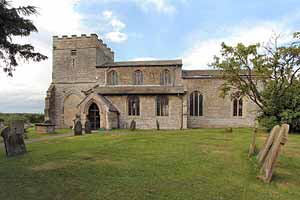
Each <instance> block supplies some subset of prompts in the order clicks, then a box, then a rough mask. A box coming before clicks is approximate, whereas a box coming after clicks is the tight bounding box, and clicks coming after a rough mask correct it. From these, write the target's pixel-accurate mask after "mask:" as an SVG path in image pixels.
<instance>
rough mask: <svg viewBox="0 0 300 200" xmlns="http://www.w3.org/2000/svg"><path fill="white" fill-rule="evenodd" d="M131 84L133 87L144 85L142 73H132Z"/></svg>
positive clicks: (138, 71)
mask: <svg viewBox="0 0 300 200" xmlns="http://www.w3.org/2000/svg"><path fill="white" fill-rule="evenodd" d="M133 84H134V85H143V84H144V75H143V72H142V71H140V70H137V71H135V72H134V73H133Z"/></svg>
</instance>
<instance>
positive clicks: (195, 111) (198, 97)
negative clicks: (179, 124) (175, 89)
mask: <svg viewBox="0 0 300 200" xmlns="http://www.w3.org/2000/svg"><path fill="white" fill-rule="evenodd" d="M190 115H191V116H203V95H202V94H201V93H200V92H198V91H195V92H193V93H192V94H190Z"/></svg>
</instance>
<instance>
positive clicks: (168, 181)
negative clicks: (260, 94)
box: [0, 129, 300, 200]
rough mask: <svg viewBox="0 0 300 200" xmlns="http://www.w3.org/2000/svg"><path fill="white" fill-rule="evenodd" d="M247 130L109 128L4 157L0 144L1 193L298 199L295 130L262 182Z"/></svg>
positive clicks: (6, 197) (78, 199)
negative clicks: (250, 153)
mask: <svg viewBox="0 0 300 200" xmlns="http://www.w3.org/2000/svg"><path fill="white" fill-rule="evenodd" d="M251 132H252V130H250V129H233V132H232V133H224V129H193V130H184V131H179V130H176V131H140V130H137V131H136V132H134V133H132V132H131V131H130V130H115V131H112V132H106V133H105V134H91V135H86V136H83V137H67V138H60V139H49V140H46V141H43V142H37V143H31V144H27V149H28V154H25V155H22V156H20V157H15V158H11V159H7V158H6V157H5V152H4V151H0V166H1V167H0V177H1V178H2V181H1V182H0V199H3V200H10V199H14V200H19V199H20V200H21V199H22V200H26V199H30V200H35V199H43V200H47V199H51V200H52V199H72V200H82V199H85V200H89V199H93V200H97V199H110V200H119V199H122V200H132V199H139V200H146V199H147V200H166V199H184V200H189V199H193V200H194V199H195V200H197V199H208V200H217V199H219V200H220V199H223V200H229V199H230V200H241V199H244V200H246V199H251V200H262V199H263V200H271V199H273V200H274V199H276V200H281V199H282V200H287V199H288V200H297V199H300V190H299V187H300V179H299V176H300V170H299V165H300V157H299V154H300V149H299V148H295V146H297V145H299V143H300V137H299V136H298V135H290V136H289V142H288V144H287V145H286V146H284V147H283V148H284V153H282V154H281V155H280V157H279V162H278V165H277V166H276V168H275V178H274V180H273V182H272V183H271V184H264V183H262V182H261V181H259V180H257V179H256V175H257V174H258V171H259V168H258V167H257V166H256V165H255V161H253V160H250V161H249V160H247V159H246V158H247V154H248V151H247V148H248V145H247V144H249V143H250V140H251V137H249V136H250V134H251ZM266 136H267V135H266V134H263V133H258V135H257V142H258V147H261V146H262V144H263V141H264V139H265V138H266Z"/></svg>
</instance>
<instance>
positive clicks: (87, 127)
mask: <svg viewBox="0 0 300 200" xmlns="http://www.w3.org/2000/svg"><path fill="white" fill-rule="evenodd" d="M84 132H85V133H86V134H90V133H91V123H90V120H88V119H87V120H86V122H85V124H84Z"/></svg>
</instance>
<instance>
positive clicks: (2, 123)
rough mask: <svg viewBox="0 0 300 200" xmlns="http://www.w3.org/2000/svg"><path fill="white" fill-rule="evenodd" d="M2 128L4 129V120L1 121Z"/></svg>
mask: <svg viewBox="0 0 300 200" xmlns="http://www.w3.org/2000/svg"><path fill="white" fill-rule="evenodd" d="M1 128H4V120H3V119H0V129H1Z"/></svg>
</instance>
